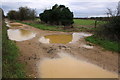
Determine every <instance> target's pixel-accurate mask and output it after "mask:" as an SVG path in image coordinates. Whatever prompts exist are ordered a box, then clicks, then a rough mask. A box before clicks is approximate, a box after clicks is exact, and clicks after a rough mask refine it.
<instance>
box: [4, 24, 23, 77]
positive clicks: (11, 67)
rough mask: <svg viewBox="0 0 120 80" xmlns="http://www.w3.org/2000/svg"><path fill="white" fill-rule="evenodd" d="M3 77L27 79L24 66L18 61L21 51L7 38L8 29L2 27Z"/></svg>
mask: <svg viewBox="0 0 120 80" xmlns="http://www.w3.org/2000/svg"><path fill="white" fill-rule="evenodd" d="M2 47H3V48H2V64H3V65H2V76H3V78H25V70H24V64H21V63H20V62H19V61H18V60H17V59H18V57H19V49H18V47H17V46H16V44H15V43H14V42H13V41H11V40H9V39H8V37H7V27H6V25H5V23H4V22H3V25H2Z"/></svg>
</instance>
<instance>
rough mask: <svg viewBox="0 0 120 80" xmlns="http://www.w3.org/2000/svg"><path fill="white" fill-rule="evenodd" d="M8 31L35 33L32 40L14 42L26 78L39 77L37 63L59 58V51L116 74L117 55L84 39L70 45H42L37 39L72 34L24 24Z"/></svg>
mask: <svg viewBox="0 0 120 80" xmlns="http://www.w3.org/2000/svg"><path fill="white" fill-rule="evenodd" d="M11 24H13V23H11ZM14 24H20V23H14ZM10 29H25V30H29V31H33V32H36V37H34V38H32V39H29V40H25V41H15V42H16V44H17V46H18V47H19V49H20V57H19V61H21V62H22V63H24V64H26V72H27V76H28V77H32V78H35V77H39V76H38V68H37V63H38V62H40V61H41V60H42V59H43V58H45V57H48V58H56V57H59V56H58V55H57V53H58V52H60V51H63V52H66V53H68V54H71V55H73V56H75V57H76V58H78V59H82V60H85V61H87V62H90V63H93V64H96V65H98V66H100V67H102V68H103V69H106V70H109V71H111V72H116V73H117V71H118V53H116V52H111V51H107V50H105V49H103V48H101V47H99V46H97V45H94V44H91V43H89V42H86V41H85V39H84V38H81V39H80V40H79V41H77V42H75V43H71V44H70V43H68V44H54V43H52V44H44V43H41V42H39V38H40V37H42V36H46V35H52V34H72V32H59V31H47V30H40V29H37V28H34V27H31V26H28V25H24V24H22V26H21V25H20V26H19V27H10ZM83 44H90V45H92V46H93V48H92V49H89V48H85V47H82V46H81V45H83Z"/></svg>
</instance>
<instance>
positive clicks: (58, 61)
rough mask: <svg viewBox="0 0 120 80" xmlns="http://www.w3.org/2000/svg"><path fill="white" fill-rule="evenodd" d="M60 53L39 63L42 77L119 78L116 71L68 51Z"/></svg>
mask: <svg viewBox="0 0 120 80" xmlns="http://www.w3.org/2000/svg"><path fill="white" fill-rule="evenodd" d="M58 55H59V56H60V58H54V59H49V58H45V59H43V60H42V61H41V63H40V64H39V65H38V66H39V68H38V69H39V70H38V71H39V73H40V74H39V76H40V77H41V78H118V75H117V74H115V73H112V72H109V71H106V70H104V69H102V68H100V67H98V66H96V65H93V64H91V63H88V62H85V61H82V60H78V59H76V58H74V57H73V56H71V55H68V54H67V53H59V54H58Z"/></svg>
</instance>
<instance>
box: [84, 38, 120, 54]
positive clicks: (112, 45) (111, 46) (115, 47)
mask: <svg viewBox="0 0 120 80" xmlns="http://www.w3.org/2000/svg"><path fill="white" fill-rule="evenodd" d="M86 41H89V42H91V43H94V44H97V45H100V46H101V47H103V48H105V49H107V50H110V51H115V52H120V49H119V45H120V43H118V42H113V41H109V40H104V39H102V38H98V37H95V36H90V37H87V38H86Z"/></svg>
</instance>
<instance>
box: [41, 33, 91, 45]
mask: <svg viewBox="0 0 120 80" xmlns="http://www.w3.org/2000/svg"><path fill="white" fill-rule="evenodd" d="M91 35H92V34H86V33H73V34H59V35H47V36H43V37H41V38H40V39H39V41H40V42H41V43H62V44H66V43H74V42H77V41H78V40H79V39H80V38H83V37H86V36H91Z"/></svg>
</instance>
